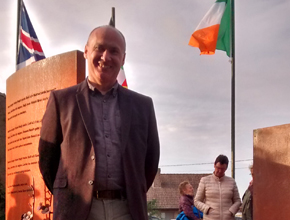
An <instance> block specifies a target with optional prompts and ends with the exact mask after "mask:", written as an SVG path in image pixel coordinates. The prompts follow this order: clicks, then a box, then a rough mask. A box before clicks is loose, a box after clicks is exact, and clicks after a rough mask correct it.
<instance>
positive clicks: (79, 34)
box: [0, 0, 290, 196]
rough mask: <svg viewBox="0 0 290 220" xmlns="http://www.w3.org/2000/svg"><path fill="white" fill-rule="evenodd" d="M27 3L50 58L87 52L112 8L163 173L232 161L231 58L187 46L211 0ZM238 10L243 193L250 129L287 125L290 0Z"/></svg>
mask: <svg viewBox="0 0 290 220" xmlns="http://www.w3.org/2000/svg"><path fill="white" fill-rule="evenodd" d="M24 2H25V5H26V9H27V11H28V14H29V16H30V19H31V21H32V24H33V26H34V29H35V31H36V34H37V36H38V39H39V41H40V43H41V45H42V48H43V51H44V53H45V55H46V57H51V56H54V55H57V54H61V53H64V52H68V51H72V50H81V51H83V48H84V45H85V42H86V40H87V36H88V34H89V32H90V31H91V30H92V29H93V28H94V27H96V26H99V25H104V24H108V22H109V19H110V16H111V8H112V7H115V10H116V27H117V28H118V29H119V30H121V31H122V32H123V34H124V35H125V38H126V40H127V56H126V63H125V65H124V69H125V73H126V77H127V82H128V86H129V88H130V89H132V90H135V91H137V92H140V93H143V94H145V95H148V96H151V97H152V98H153V100H154V104H155V111H156V116H157V121H158V127H159V135H160V142H161V159H160V167H161V173H210V172H212V171H213V161H214V160H215V158H216V156H217V155H219V154H226V155H227V156H228V157H229V159H230V155H231V64H230V63H229V58H228V57H227V56H226V53H225V52H222V51H217V52H216V54H215V55H212V56H205V55H203V56H200V55H199V49H198V48H193V47H190V46H188V41H189V39H190V36H191V34H192V32H193V31H194V30H195V28H196V27H197V25H198V23H199V21H200V20H201V19H202V17H203V16H204V15H205V13H206V12H207V11H208V10H209V8H210V7H211V6H212V4H214V0H146V1H145V0H139V1H136V0H122V1H118V0H106V1H100V0H94V1H93V0H86V1H76V0H50V1H38V0H24ZM16 3H17V1H7V0H0V5H1V8H0V20H1V23H0V29H1V35H0V40H1V45H0V48H1V49H0V51H1V59H0V92H2V93H6V79H7V78H8V77H9V76H10V75H11V74H13V73H14V72H15V44H16V10H17V6H16ZM235 6H236V8H235V12H236V16H235V19H236V23H235V27H236V35H235V37H236V38H235V39H236V181H237V184H238V187H239V191H240V194H241V196H242V194H243V193H244V191H245V189H246V188H247V186H248V183H249V181H250V180H251V177H250V175H249V170H248V166H249V165H250V164H251V163H252V159H253V130H254V129H257V128H262V127H270V126H274V125H281V124H287V123H289V122H290V102H289V94H290V87H289V82H290V74H289V71H290V56H289V49H290V25H289V17H290V16H289V11H290V3H289V1H288V0H275V1H268V0H255V1H247V0H237V1H235ZM200 163H206V164H202V165H198V164H200ZM188 164H191V165H188ZM168 165H170V166H168ZM171 165H183V166H171ZM227 175H229V176H230V175H231V172H230V167H229V169H228V171H227Z"/></svg>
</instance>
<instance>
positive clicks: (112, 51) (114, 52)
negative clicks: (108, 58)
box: [111, 50, 119, 54]
mask: <svg viewBox="0 0 290 220" xmlns="http://www.w3.org/2000/svg"><path fill="white" fill-rule="evenodd" d="M111 53H112V54H119V51H118V50H111Z"/></svg>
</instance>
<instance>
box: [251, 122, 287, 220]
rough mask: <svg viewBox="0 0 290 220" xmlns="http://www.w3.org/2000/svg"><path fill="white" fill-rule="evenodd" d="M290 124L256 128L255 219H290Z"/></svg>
mask: <svg viewBox="0 0 290 220" xmlns="http://www.w3.org/2000/svg"><path fill="white" fill-rule="evenodd" d="M289 177H290V124H286V125H281V126H275V127H268V128H261V129H257V130H254V175H253V184H254V185H253V190H254V195H253V201H254V218H253V219H255V220H265V219H279V220H280V219H281V220H282V219H290V202H289V198H290V190H289V187H290V178H289Z"/></svg>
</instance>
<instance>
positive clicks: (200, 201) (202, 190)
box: [194, 177, 210, 214]
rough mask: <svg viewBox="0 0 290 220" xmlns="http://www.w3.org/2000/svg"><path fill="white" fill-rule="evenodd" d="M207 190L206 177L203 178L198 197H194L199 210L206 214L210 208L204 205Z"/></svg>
mask: <svg viewBox="0 0 290 220" xmlns="http://www.w3.org/2000/svg"><path fill="white" fill-rule="evenodd" d="M205 188H206V182H205V179H204V177H203V178H201V180H200V182H199V185H198V188H197V192H196V195H195V197H194V204H195V206H196V208H197V209H199V210H201V211H202V212H203V213H204V214H206V213H207V212H208V210H209V208H210V206H208V205H207V204H205V203H204V199H205Z"/></svg>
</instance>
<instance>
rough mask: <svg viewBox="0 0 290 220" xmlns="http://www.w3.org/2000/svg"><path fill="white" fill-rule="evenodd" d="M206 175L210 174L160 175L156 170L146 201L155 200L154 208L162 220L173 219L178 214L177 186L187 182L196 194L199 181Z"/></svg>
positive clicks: (159, 171)
mask: <svg viewBox="0 0 290 220" xmlns="http://www.w3.org/2000/svg"><path fill="white" fill-rule="evenodd" d="M207 175H210V174H209V173H206V174H161V170H160V169H158V173H157V175H156V177H155V179H154V182H153V184H152V186H151V188H150V189H149V191H148V193H147V201H152V200H154V199H155V200H156V208H157V211H158V212H159V215H160V218H161V219H162V220H171V219H175V218H176V216H177V215H178V213H179V211H178V205H179V196H180V195H179V191H178V186H179V184H180V183H181V182H183V181H189V182H190V184H191V185H192V186H193V188H194V193H196V191H197V187H198V184H199V181H200V179H201V178H202V177H204V176H207Z"/></svg>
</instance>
